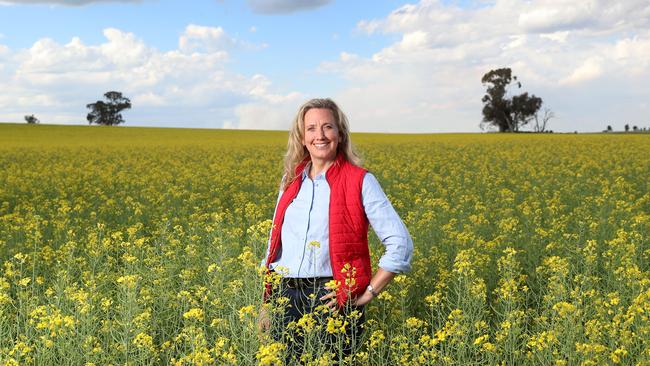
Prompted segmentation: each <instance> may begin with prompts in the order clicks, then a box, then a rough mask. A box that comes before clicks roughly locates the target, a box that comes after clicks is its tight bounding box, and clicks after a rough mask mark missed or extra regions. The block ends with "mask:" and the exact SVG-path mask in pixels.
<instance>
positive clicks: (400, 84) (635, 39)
mask: <svg viewBox="0 0 650 366" xmlns="http://www.w3.org/2000/svg"><path fill="white" fill-rule="evenodd" d="M455 4H456V3H455V2H452V3H449V2H442V1H438V0H422V1H420V2H418V3H415V4H406V5H403V6H400V7H399V8H397V9H395V10H394V11H392V12H391V13H390V14H388V15H387V16H386V17H383V18H378V19H366V20H362V21H360V22H358V24H357V28H356V30H357V31H358V32H360V33H362V34H364V33H365V34H374V35H377V34H380V35H389V36H390V37H391V38H396V41H394V42H393V43H391V44H388V45H387V46H385V47H383V48H381V49H379V50H377V51H376V52H374V53H373V54H372V55H370V56H367V57H361V56H355V57H349V56H348V55H349V54H348V53H343V54H341V55H340V57H339V59H337V60H328V61H326V62H323V63H321V65H320V68H319V70H320V71H321V72H322V73H326V74H332V75H338V76H340V77H342V78H343V79H345V80H347V81H348V83H349V84H348V87H346V88H344V89H343V90H341V91H340V93H339V94H338V96H337V98H339V99H340V101H341V104H343V105H346V106H349V109H350V114H351V115H353V116H354V117H355V119H354V121H353V122H352V124H353V127H354V126H355V125H356V126H357V127H356V128H358V129H359V130H371V131H392V130H394V129H395V126H400V129H402V128H404V127H402V126H407V125H408V126H409V127H408V130H410V131H433V132H435V131H440V132H443V131H459V130H460V131H478V130H479V123H480V121H481V107H482V104H481V97H482V95H483V94H484V93H485V87H484V86H482V85H481V83H480V79H481V77H482V75H483V74H484V73H485V72H487V71H489V70H490V69H494V68H498V67H511V68H512V69H513V72H514V73H515V74H516V75H518V76H519V79H520V80H521V81H522V83H523V86H524V90H526V91H528V92H530V93H533V94H536V95H538V96H541V97H542V98H543V99H544V101H545V103H546V105H547V106H549V107H550V108H552V109H553V110H554V111H555V114H556V115H557V116H558V117H557V118H556V119H554V120H553V124H555V126H553V127H552V128H554V129H556V130H563V129H564V130H569V131H573V130H574V129H581V128H582V129H583V130H584V129H590V127H589V126H593V124H594V123H600V124H602V122H601V121H602V119H603V118H610V117H611V118H612V119H614V118H622V115H621V114H620V111H621V110H625V111H626V113H627V112H629V113H635V112H634V111H636V113H638V114H639V116H640V115H641V112H639V109H638V105H639V104H638V100H639V99H641V100H643V99H646V100H647V99H649V98H650V95H649V94H648V91H647V87H644V86H643V82H642V81H641V80H647V79H648V78H650V67H648V66H650V47H649V45H650V32H649V31H647V29H649V28H650V27H649V26H650V3H648V2H647V1H645V0H630V1H627V2H625V3H621V2H608V1H600V0H588V1H584V2H575V1H568V0H532V1H523V0H496V1H494V2H478V1H477V2H475V3H471V4H470V5H469V6H464V7H461V6H459V5H455ZM624 85H625V87H623V86H624ZM617 88H623V89H624V90H625V91H626V93H627V94H628V96H629V95H630V94H632V93H637V94H634V95H635V98H631V99H629V100H628V99H626V98H620V97H617V93H616V92H615V90H618V89H617ZM608 93H612V96H611V97H612V98H611V99H610V100H609V101H608V103H611V102H612V101H615V103H618V104H619V105H618V106H617V107H616V108H610V109H607V110H604V109H603V108H605V107H604V105H603V104H600V105H599V106H598V107H595V106H593V104H594V101H597V100H598V98H602V97H603V96H604V95H609V94H608ZM618 94H620V93H618ZM589 103H591V104H592V105H591V106H590V105H589ZM396 121H399V122H396ZM576 124H578V125H576ZM590 124H591V125H590ZM600 129H602V127H601V126H600V125H598V126H597V127H591V130H600Z"/></svg>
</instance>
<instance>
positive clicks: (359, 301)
mask: <svg viewBox="0 0 650 366" xmlns="http://www.w3.org/2000/svg"><path fill="white" fill-rule="evenodd" d="M373 297H374V296H373V294H371V293H370V291H368V290H366V291H365V292H364V293H362V294H361V296H359V297H357V298H356V299H354V306H363V305H366V304H367V303H369V302H370V300H372V298H373Z"/></svg>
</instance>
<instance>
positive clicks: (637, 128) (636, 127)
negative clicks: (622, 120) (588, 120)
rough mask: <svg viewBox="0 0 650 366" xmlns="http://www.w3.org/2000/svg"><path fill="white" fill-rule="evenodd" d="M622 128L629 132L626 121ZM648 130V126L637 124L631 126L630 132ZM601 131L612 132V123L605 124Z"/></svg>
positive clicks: (649, 129) (649, 128)
mask: <svg viewBox="0 0 650 366" xmlns="http://www.w3.org/2000/svg"><path fill="white" fill-rule="evenodd" d="M623 130H624V131H625V132H630V125H629V124H628V123H626V124H625V126H623ZM647 131H650V127H639V126H636V125H634V126H632V132H647ZM603 132H614V129H613V128H612V125H607V128H606V129H605V130H603Z"/></svg>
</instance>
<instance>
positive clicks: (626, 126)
mask: <svg viewBox="0 0 650 366" xmlns="http://www.w3.org/2000/svg"><path fill="white" fill-rule="evenodd" d="M629 130H630V125H628V124H626V125H625V132H628V131H629Z"/></svg>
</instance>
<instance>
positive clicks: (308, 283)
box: [282, 277, 333, 288]
mask: <svg viewBox="0 0 650 366" xmlns="http://www.w3.org/2000/svg"><path fill="white" fill-rule="evenodd" d="M332 279H333V278H332V277H306V278H292V277H283V278H282V285H283V286H285V287H288V288H316V287H320V286H321V285H324V284H326V283H327V282H329V281H331V280H332Z"/></svg>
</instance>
